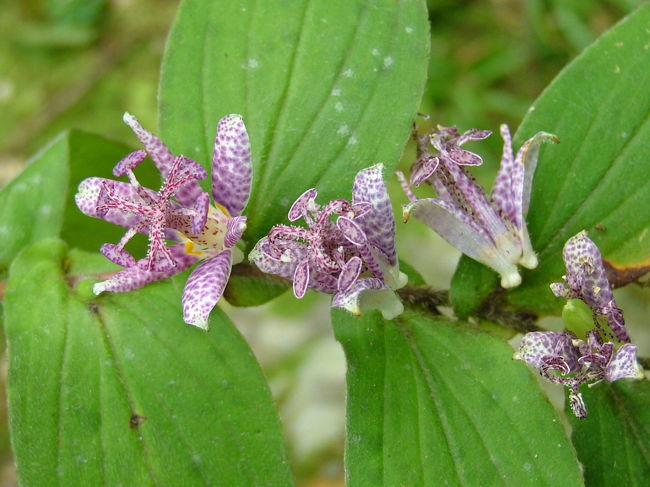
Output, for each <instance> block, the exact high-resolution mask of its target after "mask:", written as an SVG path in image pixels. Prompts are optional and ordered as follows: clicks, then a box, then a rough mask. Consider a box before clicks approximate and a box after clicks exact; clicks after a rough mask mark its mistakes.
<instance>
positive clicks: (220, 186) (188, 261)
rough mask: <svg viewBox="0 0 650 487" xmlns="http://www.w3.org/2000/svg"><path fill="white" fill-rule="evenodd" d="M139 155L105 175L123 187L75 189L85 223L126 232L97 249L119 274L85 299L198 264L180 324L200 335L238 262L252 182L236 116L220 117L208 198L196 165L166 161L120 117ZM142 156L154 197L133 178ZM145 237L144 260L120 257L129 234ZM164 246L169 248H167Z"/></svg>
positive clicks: (105, 183) (155, 144)
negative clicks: (150, 169)
mask: <svg viewBox="0 0 650 487" xmlns="http://www.w3.org/2000/svg"><path fill="white" fill-rule="evenodd" d="M124 121H125V122H126V124H127V125H129V126H130V127H131V129H132V130H133V131H134V132H135V134H136V136H137V137H138V139H140V142H141V143H142V145H143V146H144V148H145V150H137V151H135V152H132V153H131V154H129V155H127V156H126V157H125V158H124V159H122V160H121V161H120V162H119V163H118V164H117V165H116V166H115V168H114V169H113V174H114V175H115V176H117V177H119V176H124V175H126V176H127V177H128V179H129V183H124V182H119V181H113V180H110V179H103V178H89V179H86V180H84V181H82V182H81V184H80V185H79V190H78V192H77V194H76V196H75V201H76V203H77V206H78V207H79V209H80V210H81V211H82V212H83V213H85V214H86V215H89V216H92V217H95V218H102V219H104V220H106V221H108V222H111V223H115V224H117V225H121V226H123V227H126V228H127V231H126V233H125V235H124V237H123V238H122V239H121V240H120V241H119V242H118V243H117V244H111V243H107V244H104V245H103V246H102V247H101V252H102V254H104V256H105V257H106V258H108V259H109V260H111V261H112V262H115V263H116V264H118V265H121V266H123V267H124V269H123V270H122V271H119V272H117V273H116V274H115V275H113V276H112V277H111V278H110V279H108V280H106V281H103V282H100V283H97V284H95V286H94V288H93V291H94V292H95V294H100V293H102V292H104V291H111V292H126V291H131V290H133V289H138V288H140V287H142V286H144V285H146V284H149V283H151V282H153V281H158V280H160V279H164V278H166V277H170V276H173V275H175V274H178V273H179V272H182V271H183V270H185V269H187V268H188V267H190V266H191V265H192V264H194V263H195V262H197V261H199V260H203V262H201V263H200V264H199V265H198V266H197V267H196V269H194V271H193V272H192V274H191V275H190V277H189V279H188V281H187V283H186V285H185V290H184V291H183V317H184V319H185V321H186V322H187V323H189V324H191V325H195V326H198V327H200V328H203V329H207V326H208V315H209V314H210V311H211V310H212V308H214V306H215V304H216V303H217V301H218V300H219V298H220V297H221V294H222V293H223V290H224V288H225V286H226V283H227V281H228V277H229V276H230V270H231V267H232V264H233V262H238V261H241V260H242V258H243V255H242V252H241V251H240V250H239V249H238V248H237V247H235V245H236V244H237V242H238V241H239V239H240V238H241V236H242V234H243V232H244V230H245V229H246V217H245V216H241V212H242V210H243V209H244V208H245V206H246V203H247V201H248V197H249V194H250V185H251V177H252V168H251V157H250V144H249V140H248V134H247V132H246V128H245V126H244V123H243V121H242V118H241V116H240V115H228V116H226V117H224V118H222V119H221V121H220V122H219V124H218V126H217V136H216V138H215V142H214V154H213V157H212V195H213V197H214V201H215V205H214V206H213V205H211V204H210V197H209V196H208V194H207V193H206V192H204V191H203V190H202V189H201V187H200V186H199V184H198V180H201V179H204V178H205V177H206V171H205V169H203V168H202V167H201V166H200V165H199V164H198V163H196V162H194V161H192V160H190V159H188V158H186V157H183V156H176V157H175V156H174V155H173V154H172V153H171V151H170V150H169V149H168V148H167V146H166V145H165V144H164V143H163V142H162V141H161V140H160V139H158V138H157V137H156V136H155V135H153V134H151V133H150V132H148V131H146V130H145V129H144V128H143V127H142V126H141V125H140V123H139V122H138V121H137V120H136V118H135V117H133V116H132V115H129V114H128V113H126V114H124ZM147 155H149V156H150V157H151V159H152V161H153V162H154V164H155V165H156V167H157V169H158V170H159V171H160V173H161V175H162V179H163V184H162V187H161V189H160V191H158V192H155V191H153V190H151V189H147V188H144V187H142V186H141V185H140V183H139V182H138V180H137V179H136V177H135V175H134V173H133V170H134V168H135V167H136V166H137V165H138V164H140V163H141V162H142V161H143V160H144V159H145V158H146V156H147ZM136 233H145V234H148V235H149V249H148V252H147V256H146V257H145V258H144V259H141V260H139V261H136V260H135V258H134V257H133V256H132V255H131V254H130V253H129V252H128V251H126V250H125V248H124V246H125V245H126V243H127V242H128V241H129V240H130V239H131V238H132V237H133V236H134V235H135V234H136ZM166 240H169V241H173V242H176V243H175V244H173V245H170V246H167V245H166V243H165V242H166Z"/></svg>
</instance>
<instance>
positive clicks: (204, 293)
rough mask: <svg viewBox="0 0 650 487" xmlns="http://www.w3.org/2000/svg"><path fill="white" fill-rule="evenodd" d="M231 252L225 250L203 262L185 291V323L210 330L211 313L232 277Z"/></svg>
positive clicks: (189, 279) (192, 275) (190, 278)
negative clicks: (209, 318)
mask: <svg viewBox="0 0 650 487" xmlns="http://www.w3.org/2000/svg"><path fill="white" fill-rule="evenodd" d="M231 258H232V256H231V251H230V250H224V251H223V252H221V253H220V254H217V255H215V256H214V257H211V258H209V259H207V260H204V261H203V262H201V263H200V264H199V265H198V266H197V267H196V269H194V271H192V274H190V277H189V278H188V279H187V283H186V284H185V289H183V319H184V320H185V323H187V324H189V325H194V326H197V327H199V328H202V329H203V330H207V329H208V317H209V316H210V311H212V308H214V306H215V305H216V304H217V301H219V298H221V295H222V294H223V290H224V289H225V287H226V284H227V283H228V278H229V277H230V270H231V268H232V264H231Z"/></svg>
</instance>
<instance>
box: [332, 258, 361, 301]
mask: <svg viewBox="0 0 650 487" xmlns="http://www.w3.org/2000/svg"><path fill="white" fill-rule="evenodd" d="M362 266H363V261H362V260H361V258H360V257H357V256H354V257H352V258H350V260H348V261H347V262H346V263H345V265H344V266H343V268H342V269H341V273H340V274H339V279H338V288H339V292H345V291H348V290H349V289H350V288H351V287H352V285H353V284H354V282H355V281H356V280H357V278H358V277H359V274H360V273H361V267H362Z"/></svg>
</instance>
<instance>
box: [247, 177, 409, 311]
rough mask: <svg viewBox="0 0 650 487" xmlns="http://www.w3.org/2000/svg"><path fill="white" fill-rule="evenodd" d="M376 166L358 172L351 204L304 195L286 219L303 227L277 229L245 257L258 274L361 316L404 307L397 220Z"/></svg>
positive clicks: (310, 193) (311, 192)
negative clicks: (313, 292) (321, 201)
mask: <svg viewBox="0 0 650 487" xmlns="http://www.w3.org/2000/svg"><path fill="white" fill-rule="evenodd" d="M382 170H383V166H382V165H381V164H377V165H375V166H373V167H370V168H368V169H364V170H362V171H360V172H359V173H358V174H357V176H356V178H355V180H354V187H353V190H352V202H349V201H347V200H343V199H338V200H334V201H330V202H329V203H327V204H326V205H324V206H320V205H319V204H318V203H316V195H317V191H316V189H313V188H312V189H309V190H307V191H305V192H304V193H303V194H302V195H301V196H299V197H298V199H297V200H296V201H295V203H294V204H293V205H292V206H291V209H290V210H289V221H292V222H293V221H296V220H299V219H300V218H303V219H304V220H305V222H306V223H307V228H304V227H299V226H293V225H277V226H275V227H273V228H272V229H271V231H270V232H269V234H268V235H267V236H266V237H264V238H263V239H262V240H260V241H259V242H258V243H257V245H256V246H255V248H254V249H253V251H252V252H251V253H250V255H249V259H250V260H251V261H252V262H254V263H255V264H256V265H257V266H258V267H259V268H260V269H261V270H262V271H264V272H268V273H271V274H276V275H279V276H282V277H285V278H287V279H291V280H293V293H294V295H295V296H296V297H297V298H302V297H303V296H304V295H305V292H306V291H307V288H312V289H316V290H319V291H322V292H324V293H327V294H332V295H334V300H333V301H332V306H334V307H337V308H344V309H347V310H348V311H350V312H352V313H355V314H360V313H361V310H362V309H372V308H374V309H379V310H380V311H381V312H382V314H383V315H384V317H385V318H387V319H391V318H394V317H395V316H397V315H398V314H400V313H401V312H402V311H403V309H404V307H403V305H402V303H401V301H400V300H399V298H398V297H397V295H396V294H395V293H394V291H393V290H394V289H398V288H400V287H402V286H403V285H404V284H406V276H405V275H404V274H402V273H401V272H399V267H398V262H397V254H396V252H395V220H394V218H393V211H392V208H391V204H390V200H389V198H388V192H387V191H386V186H385V185H384V181H383V177H382Z"/></svg>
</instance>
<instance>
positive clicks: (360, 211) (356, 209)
mask: <svg viewBox="0 0 650 487" xmlns="http://www.w3.org/2000/svg"><path fill="white" fill-rule="evenodd" d="M371 211H372V205H371V204H370V203H367V202H365V201H359V202H357V203H354V204H353V205H352V212H353V213H354V217H355V218H359V217H361V216H363V215H365V214H366V213H369V212H371Z"/></svg>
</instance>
